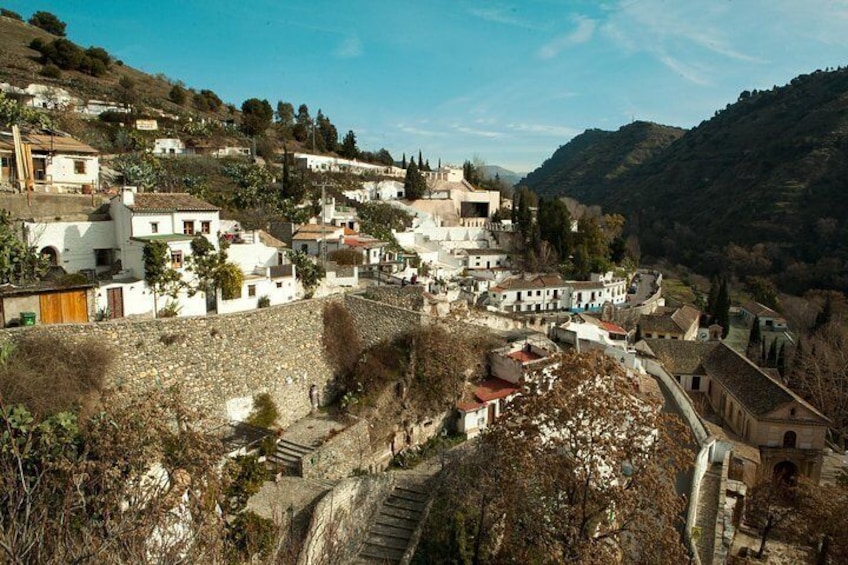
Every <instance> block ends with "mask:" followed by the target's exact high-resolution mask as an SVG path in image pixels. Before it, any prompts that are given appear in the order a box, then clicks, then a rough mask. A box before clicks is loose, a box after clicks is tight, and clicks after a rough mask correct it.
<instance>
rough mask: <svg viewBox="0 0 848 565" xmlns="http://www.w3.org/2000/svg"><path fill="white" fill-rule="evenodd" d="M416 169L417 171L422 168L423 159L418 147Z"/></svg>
mask: <svg viewBox="0 0 848 565" xmlns="http://www.w3.org/2000/svg"><path fill="white" fill-rule="evenodd" d="M418 170H419V171H423V170H424V159H423V157H422V156H421V150H420V149H419V150H418Z"/></svg>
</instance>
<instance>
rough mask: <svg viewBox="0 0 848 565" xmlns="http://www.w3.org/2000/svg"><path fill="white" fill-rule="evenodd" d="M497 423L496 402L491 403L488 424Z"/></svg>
mask: <svg viewBox="0 0 848 565" xmlns="http://www.w3.org/2000/svg"><path fill="white" fill-rule="evenodd" d="M494 423H495V403H492V404H489V408H488V414H487V418H486V425H487V426H491V425H492V424H494Z"/></svg>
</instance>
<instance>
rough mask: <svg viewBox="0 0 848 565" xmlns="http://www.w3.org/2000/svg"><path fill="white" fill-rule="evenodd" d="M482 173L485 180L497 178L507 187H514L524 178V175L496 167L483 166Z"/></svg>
mask: <svg viewBox="0 0 848 565" xmlns="http://www.w3.org/2000/svg"><path fill="white" fill-rule="evenodd" d="M482 172H483V176H485V177H486V178H489V179H494V178H495V176H497V177H498V178H499V179H501V180H502V181H503V182H505V183H506V184H508V185H509V186H515V185H516V184H518V181H520V180H521V178H522V177H524V173H516V172H515V171H510V170H509V169H505V168H503V167H499V166H498V165H483V167H482Z"/></svg>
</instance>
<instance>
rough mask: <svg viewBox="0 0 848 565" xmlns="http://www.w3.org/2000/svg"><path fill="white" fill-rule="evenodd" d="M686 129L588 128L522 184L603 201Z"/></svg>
mask: <svg viewBox="0 0 848 565" xmlns="http://www.w3.org/2000/svg"><path fill="white" fill-rule="evenodd" d="M685 131H686V130H683V129H680V128H676V127H671V126H662V125H658V124H654V123H650V122H633V123H632V124H628V125H626V126H623V127H622V128H620V129H619V130H618V131H615V132H612V131H604V130H600V129H591V130H586V131H585V132H583V133H581V134H580V135H578V136H577V137H575V138H574V139H572V140H571V141H569V142H568V143H567V144H565V145H563V146H561V147H560V148H559V149H557V150H556V152H554V154H553V155H552V156H551V157H550V159H548V160H546V161H545V162H544V163H543V164H542V166H541V167H539V168H538V169H536V170H535V171H533V172H532V173H530V174H528V175H527V176H526V177H525V178H524V179H522V180H521V182H520V184H521V185H523V186H526V187H528V188H530V189H532V190H533V191H534V192H536V193H537V194H539V195H540V196H544V197H546V198H551V197H555V196H570V197H572V198H575V199H577V200H580V201H581V202H584V203H590V202H594V201H597V200H601V199H602V198H603V195H604V194H605V193H607V192H608V191H610V190H613V188H614V186H615V184H616V183H617V181H618V180H619V179H620V178H621V177H622V176H623V175H624V174H625V173H627V172H628V171H629V170H631V169H633V168H634V167H638V166H639V165H641V164H642V163H645V162H647V161H649V160H650V159H651V158H653V157H654V156H655V155H657V154H659V153H661V152H662V151H663V150H665V149H666V148H667V147H668V146H669V145H670V144H672V143H673V142H674V141H676V140H677V139H679V138H680V137H681V136H682V135H683V134H684V133H685Z"/></svg>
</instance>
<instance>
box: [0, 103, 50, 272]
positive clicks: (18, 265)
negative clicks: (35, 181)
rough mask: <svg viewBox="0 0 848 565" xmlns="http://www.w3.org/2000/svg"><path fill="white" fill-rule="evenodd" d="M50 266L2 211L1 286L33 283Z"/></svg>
mask: <svg viewBox="0 0 848 565" xmlns="http://www.w3.org/2000/svg"><path fill="white" fill-rule="evenodd" d="M0 102H2V100H0ZM48 266H49V264H48V261H47V260H46V259H45V258H43V257H41V256H40V255H39V254H38V253H36V251H35V249H34V248H31V247H27V245H26V244H25V243H24V242H23V241H22V240H21V238H20V237H18V234H17V232H16V230H15V227H14V224H13V222H12V218H11V214H10V213H9V212H8V211H7V210H0V284H15V285H26V284H30V283H33V282H35V281H37V280H40V279H41V278H42V277H43V276H44V275H45V274H46V272H47V268H48Z"/></svg>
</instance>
